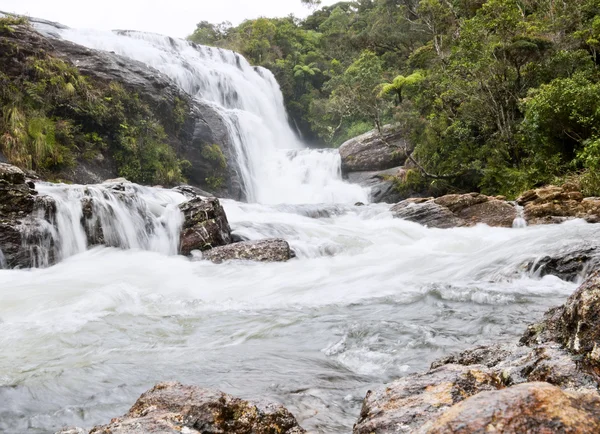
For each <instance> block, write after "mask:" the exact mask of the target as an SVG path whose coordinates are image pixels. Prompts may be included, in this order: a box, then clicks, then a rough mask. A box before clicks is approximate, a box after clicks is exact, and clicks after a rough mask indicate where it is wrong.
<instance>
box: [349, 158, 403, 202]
mask: <svg viewBox="0 0 600 434" xmlns="http://www.w3.org/2000/svg"><path fill="white" fill-rule="evenodd" d="M405 172H406V171H405V170H404V167H401V166H400V167H394V168H392V169H387V170H380V171H375V172H351V173H348V176H347V181H348V182H350V183H352V184H358V185H360V186H362V187H367V188H370V189H371V193H370V195H371V197H370V200H371V203H397V202H399V201H401V200H403V199H406V197H407V195H404V194H401V193H400V191H398V189H397V180H398V179H401V178H402V177H403V176H404V175H405Z"/></svg>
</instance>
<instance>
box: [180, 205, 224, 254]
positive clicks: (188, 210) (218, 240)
mask: <svg viewBox="0 0 600 434" xmlns="http://www.w3.org/2000/svg"><path fill="white" fill-rule="evenodd" d="M179 209H180V210H181V212H182V213H183V217H184V222H183V227H182V229H181V237H180V242H179V251H180V253H181V254H182V255H186V256H187V255H189V254H190V253H191V252H192V251H193V250H200V251H205V250H209V249H212V248H214V247H218V246H224V245H226V244H230V243H231V228H230V227H229V222H228V221H227V216H226V215H225V210H224V209H223V207H222V206H221V203H220V202H219V199H217V198H201V197H196V198H194V199H191V200H189V201H187V202H184V203H183V204H181V205H180V206H179Z"/></svg>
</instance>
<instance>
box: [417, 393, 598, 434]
mask: <svg viewBox="0 0 600 434" xmlns="http://www.w3.org/2000/svg"><path fill="white" fill-rule="evenodd" d="M417 432H418V433H427V434H442V433H443V434H471V433H491V432H498V433H500V432H501V433H506V434H509V433H511V434H512V433H514V434H521V433H581V434H584V433H589V434H593V433H598V432H600V396H599V395H598V394H597V393H595V392H585V393H577V392H565V391H563V390H561V389H560V388H558V387H556V386H552V385H550V384H548V383H541V382H535V383H526V384H520V385H517V386H514V387H510V388H508V389H504V390H495V391H488V392H482V393H479V394H477V395H475V396H472V397H470V398H468V399H466V400H464V401H463V402H460V403H458V404H457V405H455V406H454V407H452V408H451V409H449V410H448V411H446V412H445V413H444V414H443V415H442V416H440V417H439V418H437V419H436V420H435V421H431V422H429V423H427V424H425V425H424V426H423V427H421V429H419V430H418V431H417Z"/></svg>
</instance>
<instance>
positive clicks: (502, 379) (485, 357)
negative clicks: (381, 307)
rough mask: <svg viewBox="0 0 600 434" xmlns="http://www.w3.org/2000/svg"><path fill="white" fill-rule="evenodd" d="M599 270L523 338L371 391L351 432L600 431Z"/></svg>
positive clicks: (451, 358)
mask: <svg viewBox="0 0 600 434" xmlns="http://www.w3.org/2000/svg"><path fill="white" fill-rule="evenodd" d="M599 348H600V272H596V273H594V274H592V275H591V276H590V277H589V278H588V279H587V281H586V282H585V283H584V284H583V285H581V286H580V287H579V289H578V290H577V291H576V292H575V293H574V294H573V295H572V296H571V297H569V299H568V300H567V302H566V303H565V304H564V305H563V306H561V307H559V308H555V309H551V310H549V311H548V312H547V313H546V315H545V317H544V319H543V321H542V322H540V323H538V324H535V325H532V326H530V327H529V329H528V330H527V331H526V333H525V334H524V336H523V338H522V339H521V342H520V343H519V344H517V343H501V344H496V345H492V346H487V347H485V346H483V347H477V348H474V349H471V350H467V351H463V352H462V353H459V354H455V355H451V356H448V357H445V358H443V359H440V360H438V361H436V362H434V363H433V364H432V366H431V370H429V371H428V372H426V373H420V374H413V375H410V376H407V377H405V378H402V379H400V380H397V381H395V382H393V383H391V384H388V385H386V386H384V387H381V388H379V389H376V390H374V391H369V392H368V393H367V396H366V398H365V400H364V402H363V407H362V410H361V414H360V418H359V420H358V422H357V423H356V424H355V426H354V433H355V434H366V433H368V434H372V433H374V434H383V433H385V434H388V433H389V434H391V433H429V434H433V433H450V434H451V433H464V434H467V433H473V432H482V433H483V432H503V433H515V434H516V433H526V432H527V433H541V432H544V433H545V432H548V433H550V432H552V433H554V432H563V433H589V434H593V433H598V432H600V395H599V393H598V388H599V386H600V384H599V378H600V375H599V374H600V349H599Z"/></svg>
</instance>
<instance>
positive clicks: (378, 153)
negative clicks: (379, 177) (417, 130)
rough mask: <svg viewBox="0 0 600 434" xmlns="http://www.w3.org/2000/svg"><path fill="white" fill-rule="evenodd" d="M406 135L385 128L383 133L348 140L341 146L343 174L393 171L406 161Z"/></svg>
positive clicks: (375, 131) (371, 132)
mask: <svg viewBox="0 0 600 434" xmlns="http://www.w3.org/2000/svg"><path fill="white" fill-rule="evenodd" d="M405 136H406V134H405V133H404V132H402V131H400V130H397V129H395V128H394V126H390V125H388V126H385V127H384V128H383V129H382V131H381V133H380V132H378V131H377V130H373V131H370V132H368V133H365V134H363V135H360V136H358V137H355V138H353V139H350V140H348V141H347V142H345V143H344V144H342V146H340V156H341V157H342V172H343V173H344V174H347V173H349V172H364V171H378V170H386V169H391V168H392V167H396V166H401V165H402V164H404V162H405V161H406V149H407V147H409V144H408V142H407V141H406V139H405Z"/></svg>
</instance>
